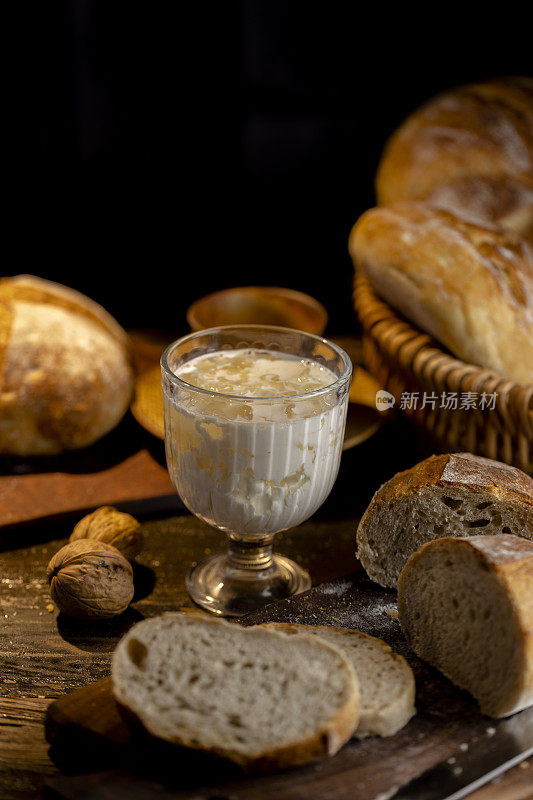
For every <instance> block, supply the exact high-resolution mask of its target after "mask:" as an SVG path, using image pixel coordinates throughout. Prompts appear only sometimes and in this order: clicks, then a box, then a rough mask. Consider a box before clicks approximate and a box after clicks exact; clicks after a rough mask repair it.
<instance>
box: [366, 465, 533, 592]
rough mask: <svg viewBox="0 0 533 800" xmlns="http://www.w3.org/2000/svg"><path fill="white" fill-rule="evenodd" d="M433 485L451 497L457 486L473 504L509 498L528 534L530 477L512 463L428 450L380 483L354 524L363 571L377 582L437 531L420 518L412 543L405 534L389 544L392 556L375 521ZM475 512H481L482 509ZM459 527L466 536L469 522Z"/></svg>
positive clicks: (532, 534)
mask: <svg viewBox="0 0 533 800" xmlns="http://www.w3.org/2000/svg"><path fill="white" fill-rule="evenodd" d="M433 488H435V489H441V490H442V494H443V495H444V496H446V495H447V494H448V492H449V493H450V495H452V502H453V494H454V491H455V492H460V494H461V497H462V502H463V503H465V504H470V503H471V504H472V506H474V507H476V506H477V504H478V503H479V502H480V499H481V500H482V501H483V502H494V503H499V504H506V503H508V504H511V506H512V508H513V509H514V508H516V509H520V514H521V517H522V518H524V519H525V521H526V522H525V526H524V530H523V535H524V537H525V538H530V539H531V538H533V479H532V478H530V477H529V476H528V475H526V474H525V473H524V472H522V471H521V470H519V469H517V468H516V467H511V466H509V465H508V464H502V463H501V462H499V461H493V460H491V459H488V458H482V457H481V456H475V455H473V454H471V453H451V454H444V455H438V456H430V457H429V458H426V459H425V460H424V461H421V462H419V463H418V464H415V465H414V467H411V468H410V469H408V470H405V471H403V472H398V473H397V474H396V475H394V476H393V477H392V478H391V479H390V480H388V481H387V482H386V483H384V484H383V485H382V486H380V488H379V489H378V490H377V492H376V493H375V494H374V496H373V498H372V500H371V501H370V504H369V506H368V508H367V509H366V511H365V513H364V514H363V516H362V518H361V521H360V523H359V525H358V528H357V537H356V538H357V553H356V555H357V557H358V558H359V560H360V561H361V563H362V564H363V566H364V568H365V570H366V571H367V573H368V575H369V576H370V577H371V578H372V579H373V580H377V581H378V582H379V583H380V584H381V585H382V586H390V587H394V586H396V583H397V577H398V574H399V572H400V569H401V566H402V565H403V564H404V563H405V560H406V559H407V557H408V556H409V555H410V554H411V553H412V551H413V549H415V548H416V547H417V546H418V544H419V543H420V539H421V538H423V537H425V538H426V539H430V538H433V539H434V538H438V537H436V536H435V534H434V533H428V532H426V533H424V530H423V525H424V523H422V525H421V527H420V528H419V529H418V532H417V536H416V539H417V540H418V541H417V544H416V545H414V546H413V545H412V544H411V546H409V544H408V540H404V543H403V544H402V545H398V544H397V543H396V544H394V545H393V547H398V548H399V549H398V550H397V551H395V554H394V557H392V556H391V548H390V535H391V532H390V531H388V530H387V528H386V526H385V527H384V528H383V524H382V523H380V522H379V521H380V520H382V519H383V517H384V516H386V515H387V514H390V513H394V509H395V508H396V506H400V504H401V505H402V508H403V507H405V503H406V502H409V501H412V502H413V503H417V497H418V496H419V495H421V494H423V493H424V491H425V490H431V489H433ZM501 507H502V505H500V508H501ZM522 512H523V513H522ZM411 513H413V512H411ZM478 513H479V514H481V511H479V512H478ZM401 529H402V523H401V524H400V530H401ZM460 530H461V534H462V532H463V531H464V532H465V533H464V535H465V536H466V535H467V531H468V523H466V524H465V525H464V526H463V527H462V528H460ZM500 530H501V528H500ZM479 532H480V530H479V528H472V533H473V534H476V533H479ZM504 535H509V534H504Z"/></svg>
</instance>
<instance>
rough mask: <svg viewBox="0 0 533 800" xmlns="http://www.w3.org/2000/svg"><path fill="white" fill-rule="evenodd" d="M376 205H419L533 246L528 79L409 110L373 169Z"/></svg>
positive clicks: (532, 84) (491, 84)
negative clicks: (499, 228) (521, 238)
mask: <svg viewBox="0 0 533 800" xmlns="http://www.w3.org/2000/svg"><path fill="white" fill-rule="evenodd" d="M376 190H377V196H378V202H379V204H380V205H389V204H390V203H396V202H400V201H403V200H423V201H425V202H428V203H430V204H431V205H434V206H436V207H438V208H443V209H445V210H448V211H452V212H453V213H455V214H458V215H459V216H461V217H462V218H463V219H466V220H467V221H469V222H473V223H476V224H481V225H483V224H493V225H499V226H502V227H504V228H508V229H511V230H514V231H515V232H516V233H519V234H521V235H522V236H525V237H527V238H530V239H533V79H531V78H519V77H516V78H505V79H501V80H494V81H487V82H486V83H480V84H473V85H469V86H463V87H460V88H458V89H455V90H454V91H451V92H448V93H446V94H443V95H440V96H439V97H436V98H435V99H434V100H431V101H430V102H429V103H427V105H425V106H423V107H422V108H420V109H418V110H417V111H415V112H414V113H413V114H412V115H411V116H410V117H408V119H407V120H406V121H405V122H404V123H403V125H401V126H400V128H399V129H398V130H397V131H396V132H395V133H394V134H393V135H392V137H391V139H390V140H389V142H388V144H387V146H386V148H385V152H384V155H383V158H382V160H381V164H380V166H379V170H378V174H377V180H376Z"/></svg>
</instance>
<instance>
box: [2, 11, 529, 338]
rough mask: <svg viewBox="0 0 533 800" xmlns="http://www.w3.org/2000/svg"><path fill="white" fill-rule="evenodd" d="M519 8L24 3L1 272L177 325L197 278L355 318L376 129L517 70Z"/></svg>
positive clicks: (386, 129)
mask: <svg viewBox="0 0 533 800" xmlns="http://www.w3.org/2000/svg"><path fill="white" fill-rule="evenodd" d="M524 10H525V5H522V6H518V5H517V6H516V7H515V8H513V5H512V4H509V3H507V4H504V5H501V7H498V10H497V11H496V10H492V7H489V6H488V5H487V6H484V7H483V12H481V7H480V9H479V10H478V11H477V12H476V15H475V17H474V16H472V18H470V17H469V16H468V14H469V12H472V11H473V6H472V8H469V6H468V4H464V3H463V4H462V5H459V6H457V7H453V6H450V5H446V6H437V5H435V4H431V5H427V6H424V7H422V6H420V7H414V6H413V7H411V8H409V7H405V6H404V7H401V8H399V7H397V6H394V7H393V6H391V7H388V5H386V4H380V5H379V6H377V5H376V6H374V7H366V6H365V5H364V4H362V3H360V2H327V1H326V0H323V1H322V2H311V1H310V0H307V1H305V0H243V1H242V2H231V0H219V2H210V3H204V2H192V1H191V2H190V3H183V2H179V0H175V2H156V1H155V0H152V1H151V2H144V3H135V2H113V1H112V0H72V1H71V2H60V1H59V0H57V2H56V1H55V2H51V3H43V2H39V3H35V4H33V5H32V4H30V5H24V27H23V36H22V39H21V43H20V46H19V47H18V48H17V51H18V52H17V59H16V63H15V64H14V66H13V68H12V69H11V71H10V74H9V75H8V79H9V82H10V83H11V85H12V88H14V93H15V95H16V97H17V99H18V103H17V111H16V112H15V113H13V114H12V115H11V116H10V119H9V120H8V122H9V123H14V124H13V130H14V133H15V136H14V140H15V142H14V145H13V158H11V161H12V162H13V166H14V170H13V172H14V180H13V184H12V187H10V188H9V189H8V206H9V215H8V217H7V225H6V228H7V237H8V239H10V240H11V242H12V244H13V246H12V247H8V252H10V253H12V255H10V256H9V261H8V266H7V267H6V269H5V272H6V273H7V274H14V273H17V272H23V271H24V272H30V273H33V274H37V275H41V276H43V277H47V278H51V279H53V280H58V281H61V282H63V283H66V284H69V285H71V286H74V287H76V288H77V289H80V290H81V291H83V292H86V293H87V294H88V295H90V296H92V297H93V298H95V299H96V300H98V301H99V302H101V303H103V304H104V305H105V306H107V307H108V309H109V310H110V311H111V312H112V313H114V314H115V316H116V317H117V318H118V319H119V320H120V321H121V322H122V323H123V324H124V325H126V326H130V327H162V328H166V329H172V330H175V331H181V330H185V327H186V325H185V310H186V308H187V306H188V305H189V303H190V302H191V301H192V300H194V299H195V298H196V297H198V296H200V295H203V294H205V293H207V292H209V291H213V290H215V289H218V288H221V287H226V286H235V285H246V284H248V285H250V284H266V285H268V284H270V285H281V286H289V287H293V288H298V289H302V290H304V291H307V292H309V293H311V294H312V295H314V296H315V297H317V298H319V299H320V300H322V302H323V303H324V304H325V305H326V307H327V308H328V311H329V312H330V318H331V319H330V326H329V331H330V332H331V331H334V332H348V331H350V330H351V329H354V327H355V325H356V323H355V319H354V316H353V312H352V308H351V302H350V286H351V265H350V261H349V258H348V256H347V254H346V241H347V237H348V233H349V230H350V227H351V225H352V224H353V222H354V221H355V219H356V218H357V216H358V215H359V214H360V213H361V212H362V211H363V210H364V209H365V208H367V207H368V206H370V205H372V204H373V175H374V172H375V169H376V165H377V162H378V159H379V155H380V152H381V150H382V147H383V144H384V142H385V140H386V138H387V136H388V135H389V134H390V133H391V132H392V131H393V130H394V128H395V127H396V126H397V125H398V124H399V123H400V122H401V120H402V119H403V118H404V117H405V116H406V115H407V114H408V113H409V112H410V111H411V110H413V109H414V108H416V106H417V105H419V104H420V103H422V102H423V101H424V100H426V99H428V98H429V97H431V96H432V95H434V94H435V93H436V92H438V91H440V90H442V89H445V88H448V87H452V86H454V85H457V84H460V83H464V82H468V81H472V80H480V79H483V78H487V77H491V76H495V75H502V74H512V73H515V74H518V73H522V74H531V72H532V67H533V65H532V63H531V44H530V30H531V29H530V26H529V24H528V23H527V20H526V19H525V18H524ZM481 13H483V16H481ZM15 152H16V153H17V157H15V155H14V154H15ZM11 155H12V154H11V151H10V152H9V153H8V156H11ZM11 242H10V243H11Z"/></svg>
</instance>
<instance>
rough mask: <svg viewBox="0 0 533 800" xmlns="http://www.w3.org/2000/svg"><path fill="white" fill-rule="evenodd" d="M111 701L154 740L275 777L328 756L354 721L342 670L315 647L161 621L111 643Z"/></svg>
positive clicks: (354, 699) (347, 667)
mask: <svg viewBox="0 0 533 800" xmlns="http://www.w3.org/2000/svg"><path fill="white" fill-rule="evenodd" d="M112 680H113V693H114V695H115V698H116V699H117V701H118V702H119V703H120V704H122V705H123V706H125V707H126V708H127V709H129V711H130V712H131V713H133V714H134V715H135V716H136V717H137V718H138V719H139V720H140V721H141V722H142V724H143V726H144V727H145V728H146V729H147V730H148V731H149V732H150V733H151V734H153V735H154V736H157V737H159V738H161V739H165V740H167V741H169V742H175V743H178V744H181V745H185V746H187V747H192V748H195V749H200V750H206V751H211V752H213V753H216V754H218V755H220V756H223V757H225V758H229V759H231V760H232V761H235V762H237V763H238V764H241V765H243V766H245V767H247V768H252V769H274V768H278V767H285V766H290V765H293V764H302V763H304V762H306V761H309V760H310V759H312V758H315V757H317V756H323V755H332V754H333V753H335V752H336V751H337V750H338V749H339V748H340V747H341V745H342V744H343V743H344V742H345V741H347V740H348V739H349V738H350V737H351V735H352V733H353V731H354V729H355V727H356V725H357V723H358V721H359V689H358V682H357V677H356V675H355V672H354V669H353V667H352V665H351V664H350V662H349V661H348V660H347V659H346V658H344V656H343V655H342V653H341V652H340V651H338V650H336V649H334V648H332V647H331V646H330V645H328V644H326V643H324V642H322V641H319V640H318V639H316V638H315V637H310V636H307V637H301V638H300V637H292V636H286V635H284V634H282V633H278V632H277V631H272V630H266V629H265V628H262V627H255V628H242V627H240V626H239V625H236V624H231V623H228V622H225V621H224V620H220V619H215V618H210V617H206V616H204V615H201V614H177V613H170V614H164V615H163V616H161V617H156V618H153V619H149V620H144V621H143V622H140V623H138V624H137V625H135V626H134V627H133V628H132V629H131V630H130V631H129V632H128V633H127V634H126V636H125V637H124V638H123V639H122V641H121V642H120V643H119V645H118V647H117V649H116V651H115V653H114V656H113V665H112Z"/></svg>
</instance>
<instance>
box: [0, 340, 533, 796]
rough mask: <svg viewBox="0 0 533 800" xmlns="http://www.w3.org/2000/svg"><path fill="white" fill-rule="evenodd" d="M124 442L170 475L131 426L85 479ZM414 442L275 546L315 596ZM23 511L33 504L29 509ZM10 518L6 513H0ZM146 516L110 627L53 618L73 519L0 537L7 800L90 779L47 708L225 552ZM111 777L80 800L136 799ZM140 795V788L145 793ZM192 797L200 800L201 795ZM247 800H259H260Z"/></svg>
mask: <svg viewBox="0 0 533 800" xmlns="http://www.w3.org/2000/svg"><path fill="white" fill-rule="evenodd" d="M148 349H149V348H148ZM150 359H153V348H152V350H150V352H149V353H148V352H147V355H146V358H145V363H146V364H149V363H150ZM152 363H153V362H152ZM124 433H127V436H126V437H125V438H124V439H123V440H122V442H123V443H124V444H125V446H126V450H127V449H128V448H129V453H130V455H132V454H135V453H137V452H139V450H142V449H147V450H148V451H149V452H150V455H151V457H152V458H154V459H155V461H156V462H157V463H158V464H160V465H163V464H164V454H163V448H162V446H161V443H159V442H155V441H153V440H152V438H151V437H149V436H148V434H146V433H145V432H144V431H143V430H142V429H141V428H140V427H139V426H138V425H137V424H136V423H135V422H134V420H132V419H131V418H129V419H126V420H125V422H124V427H122V429H121V430H118V429H117V431H116V432H114V433H113V434H111V435H110V436H109V437H106V438H105V439H104V440H102V442H101V444H100V445H99V446H98V447H97V448H95V451H92V454H91V453H87V452H86V453H85V454H84V456H83V461H84V463H85V466H84V467H83V470H82V471H85V472H87V471H88V470H87V469H86V465H87V463H88V462H87V459H88V458H89V459H96V460H94V461H93V462H92V463H93V464H94V470H93V471H94V472H99V471H101V470H104V469H107V468H112V467H113V466H114V465H116V464H117V463H121V461H122V460H123V457H122V451H121V453H120V458H118V456H117V448H116V443H117V439H116V438H115V436H119V435H120V436H123V435H124ZM414 441H415V440H414V437H413V435H412V433H411V431H410V430H409V429H408V428H405V427H404V426H403V425H402V423H401V420H399V419H397V420H396V422H395V424H394V426H393V427H391V426H385V427H384V428H383V429H382V430H380V431H379V432H378V433H377V434H376V436H375V437H373V438H372V440H370V441H368V442H365V443H364V444H363V445H361V446H360V447H357V448H355V449H354V450H352V451H349V452H347V453H345V454H344V456H343V462H342V464H341V471H340V474H339V478H338V481H337V484H336V485H335V487H334V490H333V492H332V494H331V495H330V498H329V499H328V500H327V501H326V503H325V504H324V506H323V507H322V508H321V509H320V510H319V512H318V513H317V514H316V515H315V517H314V518H313V520H311V521H309V522H307V523H304V524H303V525H301V526H299V527H298V528H297V529H294V530H293V531H289V532H287V533H286V534H283V535H282V536H280V537H279V542H278V549H279V550H280V551H282V552H284V553H286V554H287V555H289V556H291V557H292V558H295V559H296V560H297V561H299V562H300V563H302V564H303V565H304V566H305V567H306V568H307V569H309V570H310V572H311V576H312V579H313V584H314V585H316V584H318V583H321V582H323V581H329V580H333V579H335V578H338V577H340V576H343V575H345V574H347V573H349V572H351V571H352V570H354V569H356V567H357V562H356V561H355V558H354V555H353V551H354V536H355V528H356V520H357V517H358V515H359V514H360V513H362V511H363V509H364V507H365V506H366V504H367V503H368V501H369V499H370V497H371V495H372V493H373V491H374V490H375V489H376V488H377V486H379V484H380V483H381V482H382V481H383V480H385V479H387V478H388V477H390V475H392V474H393V473H394V472H396V471H397V470H398V469H403V468H405V467H407V466H410V465H411V464H412V463H414V462H415V461H416V460H418V458H419V457H420V451H419V450H417V448H416V447H415V443H414ZM47 464H48V465H47ZM47 464H43V465H41V467H40V471H41V472H45V473H47V472H48V473H51V472H58V471H59V472H65V474H68V475H75V474H79V472H80V470H79V468H77V467H76V464H75V463H74V462H71V463H70V465H69V464H65V463H64V462H63V468H62V469H61V470H58V469H56V468H55V466H56V465H55V463H54V462H53V460H52V461H51V462H47ZM30 466H31V468H32V469H33V467H32V465H30ZM0 471H1V472H2V473H3V474H4V475H5V474H10V472H11V474H12V468H11V467H10V466H9V465H0ZM34 471H35V470H34ZM37 471H38V470H37ZM17 474H31V470H30V472H28V473H24V468H23V467H22V468H21V472H18V473H17ZM28 504H31V499H29V498H28ZM176 507H178V506H177V501H176ZM4 510H5V509H3V508H2V505H1V502H0V511H2V512H4ZM139 513H140V514H141V516H140V519H141V521H142V523H143V533H144V539H145V549H144V551H143V553H142V554H141V556H140V557H139V559H138V562H139V563H138V566H137V567H136V574H135V583H136V594H135V598H134V601H133V603H132V605H131V608H130V609H129V610H128V611H127V612H126V613H125V614H123V615H122V616H121V617H119V618H117V619H115V620H110V621H108V622H105V623H92V624H89V623H80V622H78V621H75V620H71V619H69V618H68V617H65V616H64V615H63V614H58V613H57V609H56V608H54V606H53V605H52V604H51V601H50V595H49V591H48V586H47V583H46V565H47V563H48V561H49V559H50V557H51V556H52V555H53V554H54V553H55V552H56V551H57V550H58V549H59V548H60V547H61V546H62V545H63V544H64V543H65V541H66V539H67V537H68V535H69V534H70V531H71V529H72V527H73V525H74V523H75V522H76V521H77V518H78V515H77V514H74V515H71V516H60V517H58V518H56V519H51V518H49V519H47V520H35V521H33V522H30V523H28V524H26V525H23V526H22V525H16V526H11V527H10V528H4V529H3V531H2V534H1V535H0V551H1V552H0V619H1V621H2V625H1V626H0V798H1V800H10V798H16V799H17V800H23V799H24V800H26V798H35V797H40V796H41V793H42V787H43V785H44V783H45V781H52V780H55V781H62V780H66V779H67V778H69V779H75V777H76V772H77V770H79V769H80V765H79V764H78V763H77V762H78V761H81V762H83V761H84V760H85V767H84V769H85V770H86V769H87V756H89V762H90V761H91V754H90V751H89V752H88V751H87V750H86V749H85V748H80V751H81V752H80V753H79V754H78V756H79V758H77V757H75V756H74V755H73V754H69V756H68V757H66V758H65V757H62V755H61V753H60V752H55V751H54V750H53V749H51V748H50V745H49V744H48V743H47V741H46V739H45V734H44V720H45V715H46V711H47V708H48V706H49V705H50V703H51V702H52V701H53V700H55V699H57V698H60V697H62V696H63V695H65V694H66V693H69V692H72V691H73V690H75V689H77V688H78V687H83V686H87V685H89V684H91V683H93V682H95V681H97V680H99V679H101V678H105V677H106V676H108V674H109V668H110V658H111V653H112V651H113V649H114V647H115V644H116V642H117V641H118V639H119V638H120V636H121V635H122V634H123V633H124V631H125V630H127V629H128V627H130V626H131V625H132V624H133V623H134V622H135V621H137V620H139V619H141V618H142V617H144V616H152V615H154V614H157V613H160V612H162V611H165V610H172V609H177V608H180V607H185V608H190V607H191V606H192V604H191V602H190V600H189V598H188V596H187V594H186V591H185V585H184V578H185V574H186V572H187V570H188V569H189V568H190V566H191V564H192V563H194V562H195V561H198V560H199V559H201V558H202V557H203V556H204V555H208V554H209V553H210V552H214V551H215V550H219V549H221V548H222V546H223V537H222V536H221V534H219V533H217V532H216V531H214V530H212V529H210V528H209V527H207V526H206V525H204V524H203V523H201V522H200V521H198V520H196V519H195V518H193V517H191V516H190V515H189V514H186V513H183V512H180V513H179V515H178V516H175V515H174V516H161V515H160V516H155V512H153V510H149V509H147V507H146V506H142V505H141V506H140V507H139ZM168 513H169V512H168V511H167V512H166V514H168ZM1 524H2V521H1V515H0V526H1ZM368 742H369V743H370V742H371V740H368ZM365 746H366V745H365ZM382 746H386V745H382ZM388 746H390V745H388ZM393 761H394V759H393ZM389 763H390V762H389ZM115 768H116V764H112V765H111V767H110V769H112V770H113V775H114V784H113V785H111V784H110V788H109V790H106V789H105V788H103V786H102V782H101V780H100V778H98V777H95V776H91V775H84V776H83V778H81V779H80V782H79V783H78V789H77V792H78V793H77V794H76V795H75V796H76V797H77V798H78V797H79V798H82V797H84V796H85V797H89V796H90V797H94V796H97V797H102V798H104V797H110V798H120V797H131V796H132V795H131V782H129V783H128V776H127V774H125V775H124V776H123V778H124V782H123V784H122V788H121V786H120V780H121V779H120V775H117V773H116V770H115ZM384 768H385V767H384ZM319 773H320V770H318V773H317V774H319ZM531 776H533V763H532V765H531V768H529V766H528V765H527V762H526V764H523V765H522V766H519V767H516V768H515V769H514V770H511V771H509V772H508V773H507V774H506V776H505V778H503V779H501V780H499V781H498V782H497V783H494V784H492V785H490V786H489V787H485V788H484V789H481V790H480V791H479V792H476V793H475V794H473V795H471V797H472V799H473V800H494V798H501V800H526V798H529V797H532V796H533V780H532V777H531ZM315 777H316V776H315ZM95 785H97V786H98V794H96V795H95V794H94V793H93V794H91V793H90V790H91V787H93V786H95ZM319 785H320V781H319V779H318V783H317V784H316V787H317V788H316V791H315V784H312V786H307V794H305V795H301V796H302V798H303V797H305V800H317V797H318V796H319V795H318V794H317V793H316V792H317V791H318V787H319ZM124 787H125V788H124ZM141 788H142V785H141V783H139V792H140V791H141ZM148 788H150V787H148ZM58 790H59V789H58ZM106 791H107V794H106ZM302 791H303V790H302ZM56 796H57V795H56ZM135 796H136V797H137V796H141V795H140V794H139V795H135ZM187 796H188V797H190V799H191V800H192V799H193V798H195V797H196V800H200V796H198V795H197V794H196V793H195V791H194V787H191V790H190V793H189V795H187ZM248 796H249V797H250V798H253V797H256V798H259V797H262V795H261V794H255V795H254V794H249V795H248ZM270 796H272V795H270ZM348 796H349V797H350V798H352V799H353V800H356V798H357V795H356V794H354V793H353V792H352V794H350V795H348ZM228 797H229V796H228Z"/></svg>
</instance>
